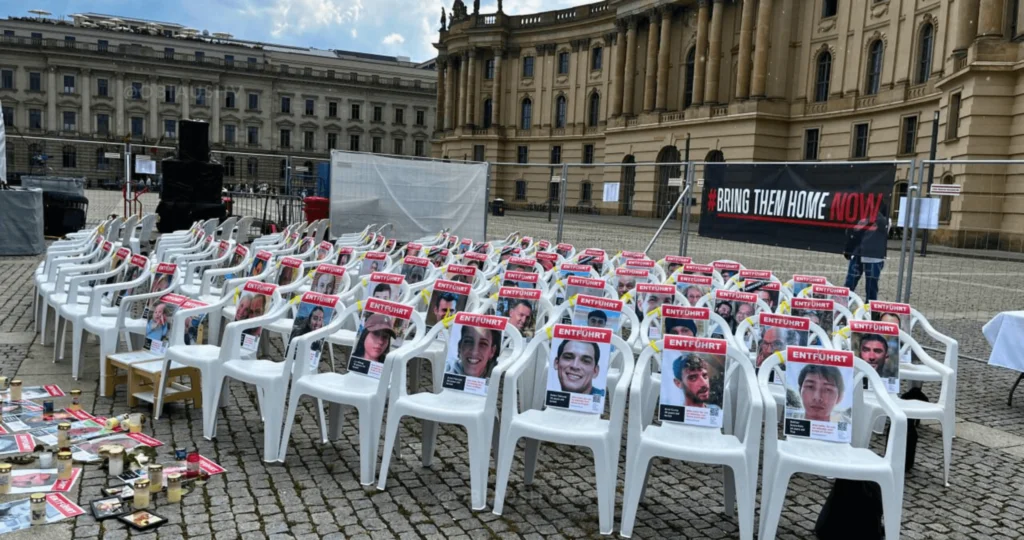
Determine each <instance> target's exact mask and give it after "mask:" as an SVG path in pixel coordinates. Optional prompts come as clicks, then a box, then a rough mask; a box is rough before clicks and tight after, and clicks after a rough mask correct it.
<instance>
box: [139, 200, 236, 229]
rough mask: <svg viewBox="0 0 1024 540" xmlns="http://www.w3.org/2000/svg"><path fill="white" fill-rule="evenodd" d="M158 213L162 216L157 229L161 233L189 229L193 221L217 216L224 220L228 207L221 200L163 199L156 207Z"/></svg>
mask: <svg viewBox="0 0 1024 540" xmlns="http://www.w3.org/2000/svg"><path fill="white" fill-rule="evenodd" d="M156 213H157V215H159V216H160V221H159V224H158V226H157V229H158V230H159V231H160V232H161V233H165V232H173V231H180V230H184V229H188V228H189V227H191V226H192V223H194V222H196V221H199V220H207V219H211V218H217V219H219V220H222V221H223V220H224V218H225V217H227V209H226V208H225V206H224V204H223V203H220V202H216V203H191V202H184V201H177V202H172V201H165V200H161V201H160V204H159V205H157V207H156Z"/></svg>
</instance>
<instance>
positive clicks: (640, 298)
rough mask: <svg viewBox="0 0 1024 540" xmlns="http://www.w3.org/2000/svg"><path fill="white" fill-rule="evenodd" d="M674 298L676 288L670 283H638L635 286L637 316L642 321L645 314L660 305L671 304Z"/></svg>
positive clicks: (653, 310)
mask: <svg viewBox="0 0 1024 540" xmlns="http://www.w3.org/2000/svg"><path fill="white" fill-rule="evenodd" d="M675 299H676V288H675V287H673V286H672V285H667V284H663V283H640V284H638V285H637V286H636V308H637V317H638V318H639V320H641V321H643V320H644V317H645V316H647V315H648V314H650V313H653V312H655V311H657V310H658V308H660V307H662V306H666V305H671V304H672V303H673V302H674V301H675Z"/></svg>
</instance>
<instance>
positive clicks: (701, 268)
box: [683, 263, 715, 278]
mask: <svg viewBox="0 0 1024 540" xmlns="http://www.w3.org/2000/svg"><path fill="white" fill-rule="evenodd" d="M683 274H685V275H688V276H707V277H709V278H713V277H714V275H715V267H714V266H711V265H710V264H695V263H689V264H684V265H683Z"/></svg>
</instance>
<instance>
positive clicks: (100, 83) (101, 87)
mask: <svg viewBox="0 0 1024 540" xmlns="http://www.w3.org/2000/svg"><path fill="white" fill-rule="evenodd" d="M109 85H110V83H109V82H108V81H107V79H96V95H97V96H100V97H109V96H110V86H109Z"/></svg>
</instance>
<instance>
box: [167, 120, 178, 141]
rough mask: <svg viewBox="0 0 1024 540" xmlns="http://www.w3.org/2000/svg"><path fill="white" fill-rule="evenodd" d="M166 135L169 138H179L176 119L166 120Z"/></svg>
mask: <svg viewBox="0 0 1024 540" xmlns="http://www.w3.org/2000/svg"><path fill="white" fill-rule="evenodd" d="M164 137H167V138H168V139H177V138H178V122H177V121H176V120H164Z"/></svg>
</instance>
